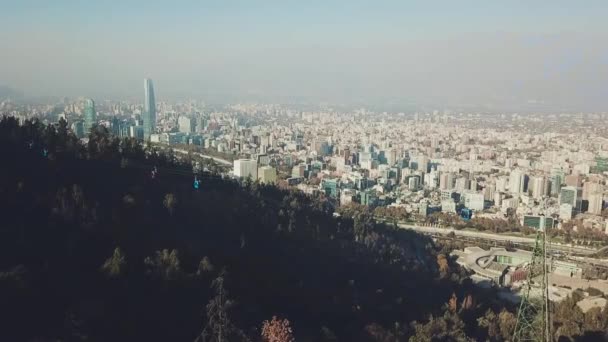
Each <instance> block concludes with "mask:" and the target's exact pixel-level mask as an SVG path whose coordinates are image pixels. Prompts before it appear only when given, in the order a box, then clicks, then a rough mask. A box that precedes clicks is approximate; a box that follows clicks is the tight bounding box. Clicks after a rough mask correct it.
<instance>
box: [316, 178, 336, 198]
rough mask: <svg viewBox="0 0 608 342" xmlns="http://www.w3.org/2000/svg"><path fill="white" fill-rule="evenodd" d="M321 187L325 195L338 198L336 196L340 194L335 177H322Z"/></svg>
mask: <svg viewBox="0 0 608 342" xmlns="http://www.w3.org/2000/svg"><path fill="white" fill-rule="evenodd" d="M321 189H323V192H324V193H325V196H327V197H330V198H333V199H338V196H339V195H340V190H339V189H340V186H339V184H338V180H337V179H325V178H324V179H323V180H321Z"/></svg>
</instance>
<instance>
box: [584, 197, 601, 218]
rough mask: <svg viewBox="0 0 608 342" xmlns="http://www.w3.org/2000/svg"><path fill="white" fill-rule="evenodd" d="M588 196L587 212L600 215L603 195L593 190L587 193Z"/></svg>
mask: <svg viewBox="0 0 608 342" xmlns="http://www.w3.org/2000/svg"><path fill="white" fill-rule="evenodd" d="M588 198H589V208H588V210H587V212H589V214H594V215H600V214H601V213H602V205H603V199H604V196H602V193H601V192H594V193H591V194H589V195H588Z"/></svg>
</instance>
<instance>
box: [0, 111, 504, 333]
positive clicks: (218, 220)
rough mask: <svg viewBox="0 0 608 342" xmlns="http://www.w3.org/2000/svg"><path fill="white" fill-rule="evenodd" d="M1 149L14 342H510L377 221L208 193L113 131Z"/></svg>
mask: <svg viewBox="0 0 608 342" xmlns="http://www.w3.org/2000/svg"><path fill="white" fill-rule="evenodd" d="M0 152H1V155H2V159H3V162H2V167H1V168H0V217H1V220H2V221H1V225H0V321H2V322H3V325H2V328H1V329H0V340H2V341H194V340H199V341H243V340H250V341H260V340H265V341H290V338H291V337H290V336H294V337H295V338H296V340H297V341H404V340H407V339H408V338H411V339H412V340H416V341H424V340H429V339H430V338H431V337H436V338H437V339H438V340H465V339H467V338H477V339H480V340H485V339H486V338H488V337H491V338H492V339H493V340H502V339H503V338H508V336H509V334H510V331H509V329H510V328H511V327H512V324H513V323H514V315H513V314H512V313H511V312H509V311H506V310H504V309H503V311H500V310H501V309H502V307H501V306H500V304H499V302H498V301H497V300H496V299H495V297H492V292H491V291H490V292H480V291H479V290H477V291H476V292H475V293H474V291H473V287H472V286H471V285H470V283H469V282H468V281H462V279H464V275H463V274H462V272H463V271H462V270H460V269H459V268H458V267H457V266H456V265H455V264H454V263H453V262H452V261H451V260H449V258H446V256H445V254H441V250H440V248H439V247H437V246H435V244H434V243H433V242H432V241H431V240H429V239H428V238H426V237H423V236H420V235H417V234H415V233H413V232H411V231H403V230H397V229H395V228H393V227H392V226H384V225H378V224H375V223H374V222H373V218H372V216H371V214H370V213H366V212H361V213H356V214H353V215H352V216H348V215H346V216H343V217H340V218H334V217H332V210H331V207H330V206H329V205H327V204H326V203H325V202H324V201H323V199H322V198H309V197H307V196H306V195H304V194H302V193H299V192H296V191H286V190H280V189H278V188H276V187H271V186H262V185H259V184H257V183H246V184H239V183H237V182H235V181H232V180H224V179H221V178H219V177H212V176H211V175H203V174H200V175H199V177H200V179H201V180H202V184H201V187H200V189H198V190H195V189H193V186H192V181H193V179H194V178H193V176H192V175H189V174H188V171H187V170H191V167H189V166H188V165H181V164H180V163H178V162H176V161H174V160H170V159H169V158H167V157H166V156H164V155H161V154H159V153H157V152H155V151H154V150H153V149H152V148H146V149H144V148H143V147H142V146H141V145H139V144H138V143H136V142H135V141H132V140H123V141H119V140H117V139H114V138H112V137H111V136H110V135H108V133H107V131H106V130H105V129H104V128H103V127H97V128H95V129H94V131H93V132H92V133H91V136H90V140H89V142H88V144H87V145H81V144H80V142H79V141H78V140H77V139H76V138H75V137H74V136H73V135H71V134H70V133H69V132H68V130H67V126H66V124H65V123H64V122H62V123H61V124H60V125H59V126H57V127H53V126H48V127H45V126H43V125H41V124H40V123H38V122H26V123H25V124H24V125H23V126H19V125H18V123H17V122H16V121H15V120H14V119H11V118H5V119H3V120H2V121H1V122H0ZM154 167H156V168H157V170H158V173H156V174H154V176H153V173H152V170H153V169H154ZM174 171H175V172H174ZM487 310H490V311H487ZM492 310H494V311H492ZM494 312H495V316H494V320H495V321H491V319H492V317H493V316H489V317H490V318H488V319H489V320H490V323H488V324H485V323H484V324H485V325H484V324H482V323H480V322H479V320H478V318H479V317H482V316H483V315H484V314H486V316H487V315H489V313H492V314H494ZM431 315H433V316H434V317H436V318H434V319H432V320H431V321H429V317H431ZM273 316H277V317H279V319H275V320H272V318H273ZM484 317H485V316H484ZM283 319H287V320H288V321H289V323H288V322H287V321H283ZM266 320H268V322H266V323H265V324H264V323H263V322H264V321H266ZM414 321H418V322H421V323H415V322H414ZM287 324H289V325H290V328H289V329H287ZM492 327H494V328H492ZM279 328H284V331H283V332H285V333H284V334H282V335H281V334H277V333H275V332H276V331H278V330H280V329H279ZM273 329H274V330H273ZM492 329H493V330H492ZM290 330H291V331H292V332H289V331H290ZM273 334H274V335H273ZM488 334H489V335H488ZM271 335H272V336H278V335H281V336H283V337H280V338H273V337H271ZM467 336H468V337H467Z"/></svg>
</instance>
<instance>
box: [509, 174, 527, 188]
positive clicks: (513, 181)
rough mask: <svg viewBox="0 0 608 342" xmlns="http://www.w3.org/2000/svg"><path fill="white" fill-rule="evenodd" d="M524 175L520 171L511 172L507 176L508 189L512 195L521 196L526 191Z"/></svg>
mask: <svg viewBox="0 0 608 342" xmlns="http://www.w3.org/2000/svg"><path fill="white" fill-rule="evenodd" d="M525 184H526V175H525V174H523V173H522V172H521V171H520V170H513V171H511V174H510V175H509V189H510V190H511V193H512V194H521V193H522V192H524V191H525V190H526V187H525Z"/></svg>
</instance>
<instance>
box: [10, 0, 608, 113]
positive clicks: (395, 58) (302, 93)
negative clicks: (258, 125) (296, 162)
mask: <svg viewBox="0 0 608 342" xmlns="http://www.w3.org/2000/svg"><path fill="white" fill-rule="evenodd" d="M0 8H1V9H2V10H1V11H0V44H1V46H2V47H1V49H0V86H1V85H5V86H10V87H13V88H17V89H19V90H21V91H23V92H24V93H25V94H26V95H30V96H86V97H92V98H108V97H111V98H129V97H137V96H143V78H145V77H149V78H152V79H153V80H154V82H155V88H156V93H157V98H158V99H159V100H163V99H167V100H170V99H172V98H184V97H194V98H201V99H205V98H208V97H214V98H218V99H221V98H222V97H226V98H231V99H239V98H243V99H256V98H259V99H265V100H277V101H284V100H286V99H290V98H305V99H310V100H311V101H328V102H336V103H348V102H361V101H363V102H367V101H368V102H370V103H382V102H386V101H401V102H404V103H410V102H411V103H424V104H433V103H438V104H496V105H501V104H525V103H541V104H549V105H554V106H558V107H559V106H564V107H570V108H581V109H586V108H593V109H594V110H608V96H607V95H608V44H607V42H608V21H607V20H606V18H608V2H606V1H605V0H600V1H595V0H586V1H581V2H575V1H563V0H548V1H543V0H538V1H519V0H511V1H487V0H486V1H467V0H462V1H451V0H450V1H447V0H446V1H433V0H426V1H407V0H400V1H392V0H385V1H383V0H376V1H358V0H323V1H321V0H306V1H302V0H299V1H291V0H281V1H279V0H277V1H275V0H249V1H232V0H218V1H205V0H197V1H195V0H192V1H186V0H183V1H180V0H173V1H155V0H147V1H139V0H120V1H119V0H104V1H96V0H53V1H48V0H0Z"/></svg>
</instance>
